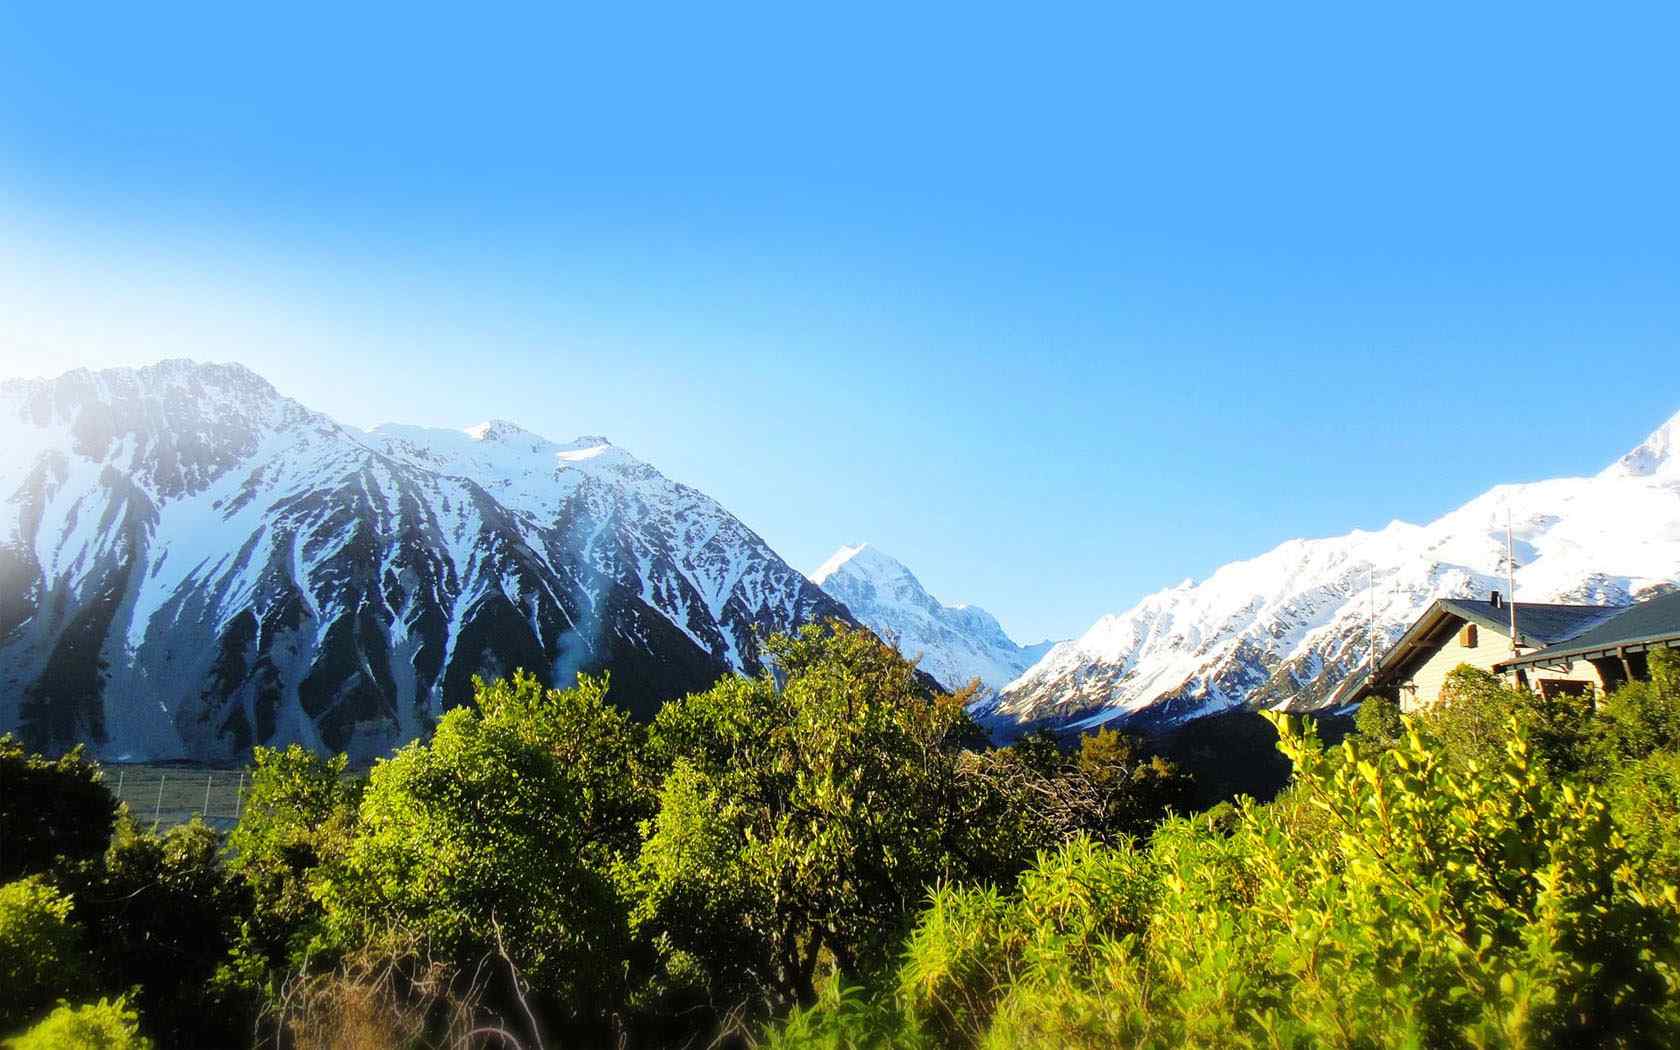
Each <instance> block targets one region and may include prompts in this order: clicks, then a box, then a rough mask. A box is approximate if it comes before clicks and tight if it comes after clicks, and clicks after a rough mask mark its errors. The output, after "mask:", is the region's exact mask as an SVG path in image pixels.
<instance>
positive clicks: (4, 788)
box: [0, 733, 117, 882]
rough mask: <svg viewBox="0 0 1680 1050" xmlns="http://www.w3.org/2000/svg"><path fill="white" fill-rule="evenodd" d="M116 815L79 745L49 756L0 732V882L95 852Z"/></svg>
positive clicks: (106, 840)
mask: <svg viewBox="0 0 1680 1050" xmlns="http://www.w3.org/2000/svg"><path fill="white" fill-rule="evenodd" d="M116 819H117V800H116V798H115V796H113V795H112V794H111V792H110V791H109V790H107V789H106V787H105V784H104V774H103V773H102V771H101V770H100V768H99V764H98V763H96V762H93V761H92V760H90V759H88V758H87V757H86V756H85V755H84V754H83V753H82V749H81V748H80V747H77V748H75V749H73V750H72V751H70V752H69V753H68V754H66V755H64V756H62V757H60V758H56V759H51V758H45V757H43V756H41V755H37V754H31V753H29V752H27V751H25V750H24V748H23V744H22V743H21V742H19V741H18V739H17V738H16V737H14V736H12V735H11V734H10V733H6V734H0V882H9V881H11V880H12V879H17V878H21V877H23V876H25V875H36V874H41V873H43V872H46V871H49V870H50V869H52V868H53V867H54V866H55V865H57V864H59V863H61V862H65V861H69V862H74V861H79V860H88V859H91V858H94V857H97V856H99V854H101V853H103V852H104V851H105V846H106V844H107V843H109V842H110V840H111V829H112V827H113V826H114V825H115V823H116Z"/></svg>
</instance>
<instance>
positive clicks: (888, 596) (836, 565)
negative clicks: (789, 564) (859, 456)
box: [811, 543, 1049, 695]
mask: <svg viewBox="0 0 1680 1050" xmlns="http://www.w3.org/2000/svg"><path fill="white" fill-rule="evenodd" d="M811 579H812V581H813V582H815V583H816V584H817V585H818V586H820V587H822V589H823V590H824V591H826V592H828V593H829V594H830V595H832V596H834V597H835V598H838V599H839V600H840V601H842V602H844V603H845V604H846V607H847V608H848V609H850V610H851V611H852V615H854V616H856V617H857V618H858V619H859V620H860V621H861V622H862V623H863V624H864V625H866V626H867V627H869V628H870V629H871V630H873V631H875V633H877V634H879V635H880V636H881V637H882V638H885V639H886V640H888V641H889V642H891V643H892V644H894V645H897V646H898V649H899V651H900V652H902V653H903V654H904V655H905V656H908V657H911V658H916V657H920V659H921V664H920V666H921V669H922V670H923V671H926V672H927V673H928V674H930V675H932V676H933V677H934V678H935V679H936V680H937V681H938V682H939V683H940V684H941V685H943V686H945V687H946V688H947V689H959V688H961V687H963V686H965V685H967V684H968V683H969V682H971V681H973V680H974V679H976V678H978V679H979V680H980V682H981V685H982V686H983V687H984V690H985V692H986V694H988V695H989V693H990V691H991V690H995V689H997V688H999V687H1001V686H1002V685H1003V684H1004V683H1005V682H1007V681H1009V680H1010V679H1012V678H1014V677H1015V676H1017V675H1019V674H1020V673H1021V672H1022V671H1024V670H1026V669H1027V668H1028V667H1029V666H1031V665H1032V663H1033V661H1035V660H1036V659H1038V657H1039V656H1041V655H1043V654H1044V652H1045V651H1046V650H1047V649H1048V648H1049V644H1048V643H1044V644H1040V645H1033V646H1023V645H1019V644H1017V643H1016V642H1015V641H1014V640H1013V639H1011V638H1010V637H1009V635H1008V634H1006V633H1005V632H1004V630H1003V627H1002V625H1001V624H999V623H998V622H997V619H996V618H995V617H993V616H992V614H991V613H989V612H987V611H986V610H984V609H981V608H978V607H977V606H973V605H967V604H963V603H945V602H941V601H940V600H939V599H937V598H935V597H934V596H933V595H931V594H929V593H928V592H927V591H926V590H925V589H924V588H923V587H922V585H921V582H920V581H918V580H917V579H916V576H915V574H914V573H912V572H911V571H910V570H909V569H908V568H906V567H905V565H904V563H903V562H901V561H899V560H898V559H897V558H894V557H893V556H892V555H890V554H887V553H885V552H884V551H881V550H879V549H877V548H875V547H872V546H870V545H869V544H867V543H859V544H854V545H849V546H845V547H841V548H840V549H839V550H837V551H835V552H834V554H833V555H832V556H831V557H830V558H829V559H828V560H827V561H825V562H823V564H822V565H821V566H820V567H819V568H818V569H817V570H816V571H815V572H813V573H811Z"/></svg>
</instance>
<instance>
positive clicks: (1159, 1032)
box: [778, 717, 1680, 1047]
mask: <svg viewBox="0 0 1680 1050" xmlns="http://www.w3.org/2000/svg"><path fill="white" fill-rule="evenodd" d="M1279 724H1280V734H1281V739H1280V746H1282V747H1283V748H1284V750H1285V751H1286V753H1287V754H1288V755H1289V757H1290V758H1291V760H1292V761H1293V762H1294V764H1295V768H1296V779H1295V783H1294V786H1293V787H1292V789H1291V791H1290V792H1289V793H1288V794H1286V795H1285V796H1283V797H1281V798H1280V799H1279V800H1278V801H1276V802H1274V803H1272V804H1270V805H1265V806H1261V805H1255V804H1253V803H1251V802H1246V801H1245V802H1242V803H1240V804H1239V805H1238V806H1237V807H1236V820H1235V823H1234V825H1233V826H1231V827H1230V828H1229V830H1226V829H1224V828H1221V827H1220V826H1218V824H1217V823H1216V822H1214V821H1212V820H1209V819H1207V818H1199V819H1196V820H1175V821H1170V822H1168V823H1167V824H1165V825H1163V826H1162V827H1161V828H1160V829H1159V830H1158V831H1157V832H1156V833H1155V835H1154V836H1153V838H1152V841H1151V844H1150V848H1149V849H1148V851H1147V852H1137V853H1134V852H1132V851H1130V850H1128V849H1126V848H1124V847H1122V848H1121V849H1117V850H1111V849H1105V848H1103V847H1099V846H1094V845H1091V844H1088V843H1086V844H1076V845H1071V846H1069V847H1067V848H1066V849H1064V850H1062V851H1059V852H1057V853H1055V854H1051V855H1047V856H1046V857H1044V858H1042V859H1041V860H1040V862H1039V864H1038V865H1037V866H1036V867H1035V868H1034V869H1033V871H1032V872H1030V873H1028V874H1027V875H1026V876H1024V877H1023V878H1022V880H1021V882H1020V885H1019V888H1018V890H1017V892H1016V894H1015V895H1014V896H1013V897H1012V898H1010V899H1008V900H1007V901H1004V900H1001V899H999V898H997V897H995V896H993V895H988V894H987V893H985V892H984V891H967V892H964V893H960V894H953V893H951V892H949V891H940V892H939V893H936V894H935V897H934V900H933V902H932V904H931V905H930V907H929V909H928V910H927V911H926V912H924V914H923V917H922V920H921V923H920V924H919V925H918V927H917V930H916V933H915V934H914V935H913V936H912V937H911V939H910V942H909V948H908V950H907V953H906V956H905V961H904V963H903V964H902V965H901V967H900V968H899V971H898V977H897V981H896V982H895V986H894V987H893V988H892V989H890V990H886V989H885V988H883V990H882V991H879V992H877V995H876V997H875V998H874V999H873V1000H872V1001H873V1004H874V1006H875V1008H876V1009H887V1010H891V1011H894V1012H896V1014H897V1017H898V1021H897V1024H896V1026H887V1028H890V1029H892V1030H896V1031H903V1032H909V1033H912V1034H914V1035H915V1036H917V1037H929V1038H932V1039H933V1040H934V1042H935V1043H936V1044H937V1045H943V1046H986V1047H1005V1046H1059V1047H1063V1046H1065V1047H1081V1046H1086V1047H1107V1046H1117V1045H1118V1046H1160V1047H1167V1046H1190V1045H1193V1046H1208V1047H1225V1046H1231V1047H1237V1046H1242V1047H1258V1046H1316V1045H1334V1046H1370V1047H1415V1046H1439V1047H1454V1046H1466V1047H1468V1046H1556V1047H1574V1046H1582V1045H1671V1044H1672V1041H1673V1040H1674V1038H1675V1037H1676V1036H1677V1035H1680V1029H1677V1028H1676V1024H1677V1023H1680V1016H1677V1011H1676V1006H1675V1003H1676V993H1677V991H1680V974H1677V973H1676V970H1675V968H1674V960H1675V958H1676V946H1677V919H1680V913H1677V908H1676V904H1675V898H1674V892H1673V890H1672V889H1671V888H1670V889H1665V890H1663V891H1661V892H1653V890H1652V888H1651V887H1650V886H1649V885H1647V886H1642V885H1641V884H1639V882H1637V881H1636V880H1634V879H1633V878H1632V873H1633V872H1634V871H1635V870H1636V869H1637V868H1638V866H1639V863H1640V859H1639V858H1638V857H1637V856H1635V855H1634V854H1633V853H1632V852H1631V851H1630V849H1629V847H1628V845H1627V844H1626V843H1625V842H1624V841H1623V840H1622V838H1621V836H1620V835H1618V834H1617V833H1616V830H1615V826H1614V823H1613V820H1612V815H1611V811H1610V808H1609V807H1608V806H1607V805H1606V803H1605V801H1604V799H1603V798H1601V797H1600V795H1599V794H1598V791H1597V789H1596V788H1594V787H1592V786H1590V785H1581V784H1573V783H1570V782H1568V781H1562V782H1560V781H1558V780H1556V779H1554V778H1553V777H1552V776H1551V775H1550V774H1549V772H1548V771H1547V767H1546V765H1545V764H1544V763H1543V762H1541V761H1540V760H1539V758H1538V757H1537V755H1536V754H1535V751H1534V748H1533V745H1532V744H1531V743H1530V741H1529V739H1528V730H1527V729H1526V728H1525V727H1524V726H1523V724H1522V722H1521V720H1520V719H1518V718H1515V717H1513V718H1512V719H1511V721H1510V722H1509V723H1508V725H1507V728H1506V731H1505V734H1504V735H1505V741H1506V748H1505V754H1504V755H1503V757H1502V760H1501V761H1500V762H1499V764H1498V765H1496V766H1493V767H1487V766H1484V765H1482V764H1481V763H1480V761H1479V760H1474V759H1473V760H1468V761H1466V762H1465V763H1464V764H1463V765H1462V766H1461V765H1459V764H1458V762H1456V761H1454V760H1451V759H1450V758H1449V756H1448V754H1447V753H1446V749H1445V746H1444V745H1443V743H1442V742H1441V741H1440V740H1439V739H1436V738H1432V737H1430V736H1429V735H1427V734H1426V733H1425V732H1424V731H1423V730H1422V727H1421V725H1420V724H1419V723H1417V722H1412V723H1410V724H1409V726H1408V732H1407V734H1406V737H1405V739H1404V740H1403V741H1402V742H1400V743H1399V744H1397V745H1396V746H1394V747H1392V748H1389V749H1385V750H1377V749H1373V748H1371V747H1370V746H1369V745H1368V744H1366V743H1365V742H1364V741H1362V740H1360V739H1359V738H1354V739H1352V740H1350V741H1348V742H1346V743H1344V744H1343V746H1342V747H1341V748H1340V749H1338V750H1336V751H1331V752H1327V751H1326V750H1325V749H1324V748H1323V747H1322V745H1320V744H1319V743H1318V742H1317V741H1316V739H1315V738H1314V737H1313V736H1312V734H1311V732H1310V731H1308V732H1307V733H1305V734H1303V733H1302V732H1301V731H1300V730H1299V729H1298V728H1297V727H1296V726H1295V725H1293V724H1292V723H1290V722H1288V721H1284V720H1281V719H1280V723H1279ZM878 1027H879V1026H878ZM831 1030H832V1029H831V1028H829V1027H825V1025H824V1024H823V1023H822V1022H820V1021H819V1020H817V1019H814V1018H812V1017H810V1016H804V1015H802V1016H801V1017H799V1018H798V1027H797V1029H796V1028H795V1026H793V1025H791V1024H790V1025H789V1026H787V1027H785V1028H784V1029H782V1031H781V1032H780V1033H779V1035H778V1038H779V1039H780V1040H781V1041H782V1043H783V1044H784V1045H800V1040H801V1033H815V1034H818V1035H821V1034H822V1033H825V1032H829V1031H831ZM871 1030H874V1029H871ZM877 1045H885V1040H880V1041H877Z"/></svg>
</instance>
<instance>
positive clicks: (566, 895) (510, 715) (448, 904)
mask: <svg viewBox="0 0 1680 1050" xmlns="http://www.w3.org/2000/svg"><path fill="white" fill-rule="evenodd" d="M475 688H476V695H475V698H474V705H473V706H472V707H463V708H457V709H456V710H453V711H451V712H449V713H448V714H446V715H445V716H444V717H443V719H442V721H441V722H440V723H439V725H438V728H437V732H436V734H435V735H434V736H433V738H432V740H431V741H430V742H429V743H413V744H410V745H408V746H407V747H404V748H402V749H401V750H400V751H398V752H397V753H396V755H395V756H394V757H392V758H390V759H388V760H386V761H382V762H380V763H378V764H377V765H376V766H375V767H374V769H373V772H372V775H371V777H370V779H369V783H368V787H367V791H366V794H365V795H364V796H363V798H362V801H361V808H360V813H359V823H358V826H357V829H356V832H355V835H354V837H353V838H352V840H351V841H350V843H349V846H348V849H347V851H346V854H345V858H344V861H343V863H342V864H339V865H335V866H334V867H332V868H331V869H330V870H328V871H326V872H324V873H323V875H322V878H321V880H320V883H319V892H320V894H321V897H322V901H323V903H324V905H325V909H326V918H327V922H328V924H329V926H330V927H331V929H332V930H333V932H334V934H335V935H336V936H337V937H338V938H339V939H340V941H341V943H343V944H345V945H349V946H354V945H359V944H365V943H369V942H378V941H379V940H380V939H381V938H394V939H395V941H396V942H398V943H400V944H404V945H410V944H414V943H419V944H422V945H424V946H425V947H426V951H428V952H430V953H432V954H433V955H435V956H436V957H437V958H438V959H443V960H451V961H453V963H454V964H456V965H457V966H460V967H463V968H465V969H468V970H470V969H471V968H472V967H473V966H474V965H475V964H477V963H478V962H479V961H480V960H483V959H487V958H491V957H493V956H494V955H496V954H499V953H500V952H501V951H502V950H503V949H504V948H505V951H506V954H507V956H508V959H509V961H510V962H511V963H512V964H513V965H514V966H515V967H516V968H517V969H518V971H519V972H520V973H521V974H522V975H523V976H524V977H525V978H527V979H529V980H530V981H531V982H532V984H533V985H534V986H535V987H536V988H537V989H538V990H539V991H540V992H542V993H544V994H546V995H547V997H548V999H549V1001H550V1002H551V1003H553V1004H556V1005H558V1006H559V1007H560V1008H562V1009H567V1010H571V1011H575V1012H576V1013H578V1014H580V1015H597V1014H600V1015H604V1014H605V1013H606V1012H608V1011H609V1010H610V1009H611V1008H612V1007H613V1006H614V1005H615V1004H616V1003H618V1002H619V1001H621V998H622V986H623V984H624V981H625V966H626V960H627V957H628V951H629V948H628V936H629V932H628V928H627V921H628V919H627V913H628V905H627V903H626V902H625V901H624V899H623V896H622V893H621V891H620V889H619V886H618V884H617V882H616V881H615V875H614V871H615V867H616V866H617V865H618V864H620V863H622V862H624V861H626V860H627V859H628V854H629V853H630V852H631V850H632V849H633V848H634V842H635V836H636V825H637V821H638V819H639V818H640V816H641V815H642V814H643V813H645V812H646V811H647V807H648V802H647V801H646V800H645V798H644V789H643V788H642V787H641V774H640V773H639V771H638V769H637V768H635V755H636V752H637V749H638V748H637V744H638V735H639V728H638V727H637V726H635V725H634V724H632V723H631V722H629V720H628V718H627V716H626V715H625V714H624V713H623V712H621V711H620V710H618V709H617V708H615V707H613V706H612V705H611V704H610V703H608V702H607V700H606V688H607V687H606V683H605V681H597V680H593V679H588V678H580V679H579V682H578V685H577V687H576V688H573V689H568V690H556V689H544V688H543V687H542V686H541V685H540V684H539V683H538V682H537V681H536V679H534V678H532V677H530V676H528V675H518V676H516V677H515V678H514V679H513V680H511V681H507V682H496V683H491V684H486V683H484V682H475Z"/></svg>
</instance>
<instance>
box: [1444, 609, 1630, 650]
mask: <svg viewBox="0 0 1680 1050" xmlns="http://www.w3.org/2000/svg"><path fill="white" fill-rule="evenodd" d="M1436 604H1437V605H1440V606H1442V607H1444V608H1445V609H1447V610H1448V611H1449V612H1452V613H1453V614H1455V615H1456V616H1458V617H1459V619H1461V620H1466V621H1468V622H1470V623H1475V624H1478V625H1480V626H1482V627H1486V628H1487V629H1488V630H1490V631H1498V632H1499V633H1500V634H1502V635H1504V636H1505V637H1507V638H1509V637H1511V606H1512V605H1515V606H1516V607H1517V641H1518V643H1519V644H1521V645H1533V646H1538V645H1552V644H1554V643H1556V642H1562V641H1566V640H1568V639H1570V638H1574V637H1575V636H1576V635H1578V634H1581V633H1583V632H1584V631H1587V630H1589V629H1591V628H1593V627H1596V626H1598V625H1599V624H1601V623H1604V622H1605V621H1606V620H1610V619H1613V618H1615V617H1616V616H1617V615H1618V614H1620V613H1622V612H1625V611H1627V609H1628V606H1625V605H1548V604H1544V603H1541V602H1511V603H1500V604H1499V605H1495V604H1493V603H1492V602H1491V601H1477V600H1475V599H1472V598H1442V599H1441V600H1440V601H1438V602H1437V603H1436Z"/></svg>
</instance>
